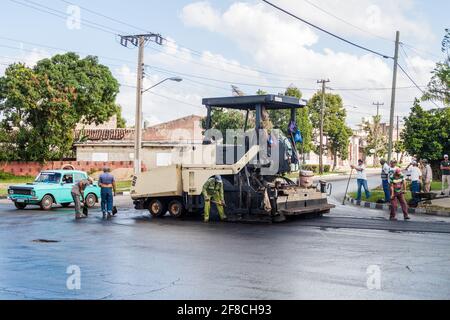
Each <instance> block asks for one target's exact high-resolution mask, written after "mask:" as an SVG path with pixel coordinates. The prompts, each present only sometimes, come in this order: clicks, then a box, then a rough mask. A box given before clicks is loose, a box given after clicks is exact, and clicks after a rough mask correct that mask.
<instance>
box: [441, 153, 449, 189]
mask: <svg viewBox="0 0 450 320" xmlns="http://www.w3.org/2000/svg"><path fill="white" fill-rule="evenodd" d="M441 171H442V189H441V195H444V194H445V182H447V186H448V189H447V194H448V195H449V196H450V161H449V160H448V155H447V154H445V155H444V161H442V162H441Z"/></svg>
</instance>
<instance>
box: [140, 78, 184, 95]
mask: <svg viewBox="0 0 450 320" xmlns="http://www.w3.org/2000/svg"><path fill="white" fill-rule="evenodd" d="M168 80H169V81H176V82H181V81H183V79H182V78H180V77H171V78H166V79H164V80H161V81H160V82H158V83H156V84H154V85H152V86H151V87H150V88H147V89H145V90H144V91H142V93H145V92H147V91H148V90H150V89H153V88H154V87H156V86H158V85H160V84H161V83H163V82H165V81H168Z"/></svg>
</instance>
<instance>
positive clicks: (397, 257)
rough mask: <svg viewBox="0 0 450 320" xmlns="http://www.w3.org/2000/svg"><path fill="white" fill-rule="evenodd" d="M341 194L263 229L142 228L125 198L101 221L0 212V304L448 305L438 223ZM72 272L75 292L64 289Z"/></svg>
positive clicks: (169, 223)
mask: <svg viewBox="0 0 450 320" xmlns="http://www.w3.org/2000/svg"><path fill="white" fill-rule="evenodd" d="M377 180H378V178H377V177H376V176H374V177H370V178H369V184H372V185H373V184H374V183H375V182H376V181H377ZM346 182H347V181H346V180H342V179H341V180H339V181H335V182H334V183H333V185H334V188H333V197H334V198H333V199H332V201H333V202H334V203H336V204H337V207H336V208H335V209H333V210H332V211H331V213H330V215H329V216H325V217H322V218H303V219H297V220H295V221H290V222H287V223H282V224H271V225H249V224H231V223H219V222H213V223H210V224H208V225H205V224H203V223H201V222H200V221H198V220H184V221H179V220H175V219H172V218H171V217H165V218H163V219H152V218H150V217H149V216H148V214H147V213H146V212H143V211H139V212H138V211H135V210H134V209H132V208H130V201H129V199H128V197H126V196H124V197H118V198H117V203H118V205H119V210H120V213H119V216H118V217H116V218H114V219H112V220H111V221H103V220H101V219H100V218H99V215H100V213H99V210H98V208H97V209H95V210H92V212H91V213H90V217H89V218H88V219H86V220H82V221H74V219H73V213H72V210H73V209H71V208H68V209H64V208H55V210H53V211H52V212H50V213H48V212H42V211H40V210H38V209H33V208H31V209H28V208H27V209H26V210H16V209H15V208H14V207H13V206H12V205H11V204H10V203H8V202H7V201H6V200H3V201H0V298H1V299H40V298H49V299H55V298H64V299H66V298H76V299H227V298H230V299H320V298H324V299H348V298H354V299H392V298H394V299H410V298H412V299H432V298H438V299H439V298H444V299H449V298H450V268H449V266H450V250H449V247H450V220H449V219H447V218H442V217H430V216H420V215H415V216H413V217H412V221H409V222H404V221H402V220H400V221H397V222H390V221H387V220H386V217H387V215H388V213H387V212H380V211H376V210H371V209H365V208H357V207H353V206H350V205H345V206H342V205H340V204H339V202H340V201H341V200H342V196H343V194H344V192H345V185H346ZM354 184H355V182H354V181H353V182H352V184H351V189H354ZM335 198H336V199H335ZM39 239H41V240H51V241H56V242H42V241H38V240H39ZM72 265H76V266H78V267H79V268H80V271H81V282H80V283H81V289H80V290H69V289H67V287H66V281H67V278H68V277H69V274H67V273H66V271H67V268H68V267H69V266H72ZM374 270H375V273H372V272H374ZM377 270H379V271H380V273H379V274H380V279H381V282H380V284H381V287H380V289H369V288H368V286H367V281H368V277H369V276H371V275H372V276H376V275H377V274H378V273H376V271H377ZM368 272H369V273H368ZM370 279H372V278H370ZM369 282H370V281H369ZM370 283H373V282H370Z"/></svg>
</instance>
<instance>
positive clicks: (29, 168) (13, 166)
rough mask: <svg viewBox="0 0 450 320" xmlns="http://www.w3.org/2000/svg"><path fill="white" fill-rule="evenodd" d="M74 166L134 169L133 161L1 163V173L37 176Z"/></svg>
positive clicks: (84, 169)
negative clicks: (42, 172)
mask: <svg viewBox="0 0 450 320" xmlns="http://www.w3.org/2000/svg"><path fill="white" fill-rule="evenodd" d="M69 164H70V165H72V166H74V167H75V169H76V170H82V171H86V172H90V171H91V170H102V168H103V167H104V166H108V167H110V168H111V170H114V169H118V168H133V166H134V165H133V161H109V162H102V161H49V162H46V163H43V164H41V163H39V162H21V161H12V162H0V171H4V172H8V173H12V174H14V175H17V176H36V175H37V174H38V173H39V172H41V171H42V170H58V169H61V168H62V167H63V166H64V165H69ZM142 171H146V166H145V165H143V166H142Z"/></svg>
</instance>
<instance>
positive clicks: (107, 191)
mask: <svg viewBox="0 0 450 320" xmlns="http://www.w3.org/2000/svg"><path fill="white" fill-rule="evenodd" d="M98 184H99V186H100V187H101V192H100V195H101V198H102V201H101V207H102V214H103V219H105V218H106V217H108V219H109V218H111V216H112V210H113V195H115V193H116V180H115V179H114V176H113V175H112V174H111V169H109V167H104V168H103V173H102V174H101V175H100V177H99V179H98Z"/></svg>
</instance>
